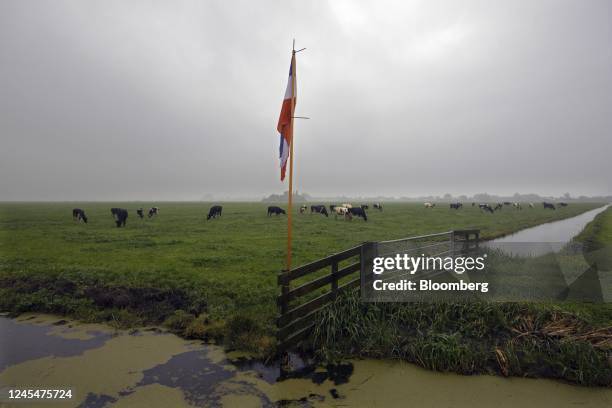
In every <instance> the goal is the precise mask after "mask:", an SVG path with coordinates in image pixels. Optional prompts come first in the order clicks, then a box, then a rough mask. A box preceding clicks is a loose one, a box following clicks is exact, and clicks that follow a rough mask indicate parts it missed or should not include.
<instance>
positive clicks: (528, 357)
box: [314, 208, 612, 387]
mask: <svg viewBox="0 0 612 408" xmlns="http://www.w3.org/2000/svg"><path fill="white" fill-rule="evenodd" d="M577 240H578V241H580V242H583V243H584V244H585V246H586V247H587V251H588V252H587V255H586V256H585V259H587V261H588V264H589V265H593V262H594V261H595V262H597V263H598V266H599V267H598V269H599V277H600V279H601V281H602V282H609V281H610V279H609V278H610V276H609V275H610V274H612V268H610V266H611V265H612V263H611V262H610V259H611V257H612V251H611V248H612V208H609V209H608V210H607V211H605V212H603V213H601V214H600V215H599V216H598V217H596V218H595V220H593V222H591V223H590V224H589V225H588V226H587V227H586V228H585V230H584V231H583V232H582V233H581V234H580V235H579V236H578V237H577ZM593 251H595V252H593ZM606 262H607V263H606ZM606 274H607V275H606ZM605 289H610V288H605ZM314 348H315V349H316V350H318V351H319V353H320V355H321V356H322V357H323V358H324V359H327V360H332V361H333V360H338V359H343V358H347V357H377V358H397V359H403V360H407V361H410V362H414V363H416V364H418V365H421V366H423V367H427V368H430V369H433V370H440V371H453V372H458V373H464V374H479V373H495V374H501V375H506V376H529V377H548V378H559V379H563V380H566V381H570V382H574V383H578V384H582V385H599V386H608V387H609V386H612V304H610V303H603V304H602V303H599V304H589V303H576V302H574V303H572V302H562V303H550V302H548V303H486V302H481V303H463V304H461V303H454V304H451V303H436V304H434V303H427V304H423V303H411V304H400V303H379V304H371V303H370V304H364V303H361V302H360V301H359V299H358V297H356V296H345V297H342V298H339V299H338V300H337V301H336V304H334V305H333V307H330V308H327V309H326V310H325V311H324V312H323V313H322V315H321V319H320V322H319V324H318V326H317V329H316V331H315V338H314Z"/></svg>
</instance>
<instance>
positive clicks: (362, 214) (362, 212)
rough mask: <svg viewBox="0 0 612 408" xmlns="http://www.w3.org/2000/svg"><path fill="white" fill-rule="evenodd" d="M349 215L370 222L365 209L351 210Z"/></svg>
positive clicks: (356, 208)
mask: <svg viewBox="0 0 612 408" xmlns="http://www.w3.org/2000/svg"><path fill="white" fill-rule="evenodd" d="M348 213H349V214H351V215H354V216H355V217H361V218H363V220H364V221H367V220H368V216H367V215H366V212H365V210H364V209H363V208H360V207H355V208H349V209H348Z"/></svg>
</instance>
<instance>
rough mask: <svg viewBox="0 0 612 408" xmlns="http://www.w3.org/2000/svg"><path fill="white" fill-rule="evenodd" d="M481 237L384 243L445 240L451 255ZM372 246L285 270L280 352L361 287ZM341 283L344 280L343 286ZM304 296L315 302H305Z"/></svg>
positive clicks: (447, 235)
mask: <svg viewBox="0 0 612 408" xmlns="http://www.w3.org/2000/svg"><path fill="white" fill-rule="evenodd" d="M479 235H480V231H479V230H460V231H448V232H443V233H439V234H430V235H422V236H417V237H409V238H403V239H401V240H394V241H383V242H385V243H389V242H400V241H406V242H409V241H410V242H417V241H418V242H421V241H423V242H425V241H427V240H436V241H445V242H448V244H449V247H450V248H451V250H450V252H451V253H465V252H466V251H468V250H469V249H470V248H472V247H473V245H477V244H478V241H479V238H480V236H479ZM371 247H372V243H364V244H361V245H358V246H356V247H353V248H351V249H347V250H346V251H342V252H339V253H337V254H333V255H330V256H328V257H325V258H322V259H319V260H317V261H314V262H312V263H309V264H306V265H303V266H300V267H299V268H296V269H293V270H291V271H282V272H281V273H280V274H279V275H278V286H279V287H280V289H281V293H280V295H279V296H278V298H277V305H278V310H279V316H278V318H277V329H278V331H277V341H278V347H277V350H278V351H279V352H284V351H286V350H288V349H290V348H291V347H293V346H295V345H297V344H299V343H300V342H301V341H302V340H304V339H305V338H306V337H308V336H309V335H310V333H311V332H312V329H313V328H314V324H315V319H316V316H317V313H318V312H319V311H320V310H321V309H322V308H324V307H325V306H327V305H328V304H329V303H330V302H331V301H332V300H333V299H335V298H336V297H337V296H338V295H339V294H340V293H342V292H344V291H346V290H351V289H355V288H358V287H359V286H360V283H361V278H360V272H361V269H362V268H363V264H364V262H365V259H366V257H367V256H369V255H368V254H367V253H366V252H369V249H370V248H371ZM422 248H424V246H423V247H422ZM341 264H343V266H342V268H340V265H341ZM324 269H328V273H326V274H321V273H320V271H321V270H324ZM311 274H314V275H317V277H316V278H314V279H313V280H310V281H307V282H300V284H299V286H296V287H292V282H293V281H296V280H298V279H300V278H303V277H305V276H307V275H311ZM340 280H343V282H342V284H341V285H340V284H339V282H340ZM327 285H329V290H328V291H325V292H324V293H322V294H319V296H316V297H314V295H315V292H321V288H324V287H326V286H327ZM304 297H307V298H311V299H306V300H303V298H304ZM313 297H314V298H313ZM300 300H301V302H300Z"/></svg>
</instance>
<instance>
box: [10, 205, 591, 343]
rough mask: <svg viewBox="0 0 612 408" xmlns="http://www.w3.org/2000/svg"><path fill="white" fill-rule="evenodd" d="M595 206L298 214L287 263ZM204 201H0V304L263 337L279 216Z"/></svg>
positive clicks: (280, 248) (491, 229)
mask: <svg viewBox="0 0 612 408" xmlns="http://www.w3.org/2000/svg"><path fill="white" fill-rule="evenodd" d="M150 205H158V206H159V207H160V214H159V216H157V217H155V218H153V219H146V217H145V219H144V220H140V219H139V218H138V217H137V216H136V213H135V210H136V208H138V207H147V206H150ZM597 206H599V204H571V205H570V206H569V207H567V208H560V209H558V210H557V211H551V210H544V209H542V207H541V206H540V205H539V206H537V207H536V208H535V209H529V208H525V209H523V210H522V211H518V210H514V209H511V208H509V207H505V208H504V209H503V210H502V211H499V212H496V213H495V214H488V213H482V212H481V211H480V210H479V209H477V208H473V207H470V206H468V207H465V208H463V209H461V210H459V211H454V210H450V209H449V208H448V205H442V204H440V205H438V206H437V207H436V208H434V209H425V208H423V206H422V205H421V204H386V205H385V210H384V212H378V211H376V210H370V211H369V212H368V216H369V219H368V222H364V221H363V220H361V219H358V218H356V219H354V220H353V221H351V222H345V221H343V220H340V219H339V220H335V219H334V217H333V216H332V217H329V218H325V217H323V216H321V215H310V214H306V215H300V214H296V215H295V216H294V220H295V222H294V266H298V265H300V264H303V263H306V262H310V261H312V260H315V259H317V258H320V257H323V256H326V255H329V254H331V253H334V252H336V251H339V250H342V249H346V248H349V247H351V246H353V245H354V244H358V243H361V242H363V241H368V240H383V239H385V240H386V239H394V238H401V237H407V236H412V235H418V234H428V233H435V232H443V231H448V230H451V229H462V228H479V229H481V231H482V237H483V238H493V237H497V236H501V235H504V234H508V233H511V232H513V231H516V230H519V229H522V228H525V227H529V226H533V225H537V224H540V223H544V222H548V221H553V220H557V219H561V218H566V217H571V216H573V215H576V214H578V213H581V212H584V211H586V210H589V209H592V208H595V207H597ZM74 207H79V208H83V209H84V210H85V211H86V213H87V215H88V217H89V223H88V224H79V223H75V222H73V221H72V218H71V210H72V208H74ZM110 207H122V208H127V209H128V210H129V213H130V215H129V218H128V222H127V227H126V228H116V227H115V225H114V222H113V219H112V217H111V214H110ZM209 207H210V204H206V203H151V204H145V203H143V204H139V203H112V204H111V203H3V204H0V309H2V310H5V311H10V312H13V313H19V312H25V311H44V312H51V313H61V314H70V315H72V316H75V317H77V318H80V319H83V320H89V321H91V320H94V321H111V322H115V323H116V324H119V325H123V326H129V325H136V324H142V323H160V322H162V321H164V320H166V323H167V324H168V325H170V326H171V327H173V328H175V329H176V330H177V331H179V332H181V331H182V332H185V330H187V328H190V329H189V330H191V333H192V334H193V335H194V336H200V335H202V332H205V331H206V330H208V331H209V332H210V335H211V336H213V337H215V336H216V334H218V333H216V332H215V330H214V328H215V327H216V329H218V330H222V328H224V327H235V328H237V329H239V330H243V331H245V330H246V331H247V332H249V330H250V331H252V332H253V333H255V332H256V333H259V334H261V333H264V334H261V335H260V337H261V338H262V342H264V343H266V344H268V343H270V342H271V340H270V339H269V338H266V335H267V334H272V333H273V331H272V328H273V318H274V316H275V314H276V306H275V295H276V292H277V288H276V275H277V273H278V271H280V270H281V269H283V267H284V261H285V248H286V243H285V234H286V228H287V226H286V225H287V222H286V217H285V216H280V217H276V216H272V217H267V216H266V207H267V204H264V203H225V204H223V207H224V208H223V216H222V217H221V218H220V219H216V220H210V221H206V217H205V216H206V213H207V211H208V208H209ZM177 310H178V312H177ZM196 315H199V316H200V317H198V319H201V321H199V320H197V319H196V318H195V316H196ZM202 316H205V317H202ZM211 322H219V323H218V325H217V326H215V324H212V323H211ZM200 323H201V324H200ZM198 324H200V326H198ZM194 325H195V326H194ZM194 327H195V328H194ZM198 330H199V331H198ZM230 340H231V339H230ZM230 342H231V341H230ZM236 346H237V347H240V341H237V342H236Z"/></svg>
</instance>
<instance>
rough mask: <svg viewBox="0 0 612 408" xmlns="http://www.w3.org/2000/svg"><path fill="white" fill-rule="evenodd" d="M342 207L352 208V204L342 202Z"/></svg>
mask: <svg viewBox="0 0 612 408" xmlns="http://www.w3.org/2000/svg"><path fill="white" fill-rule="evenodd" d="M342 207H344V208H353V205H352V204H349V203H344V204H342Z"/></svg>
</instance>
